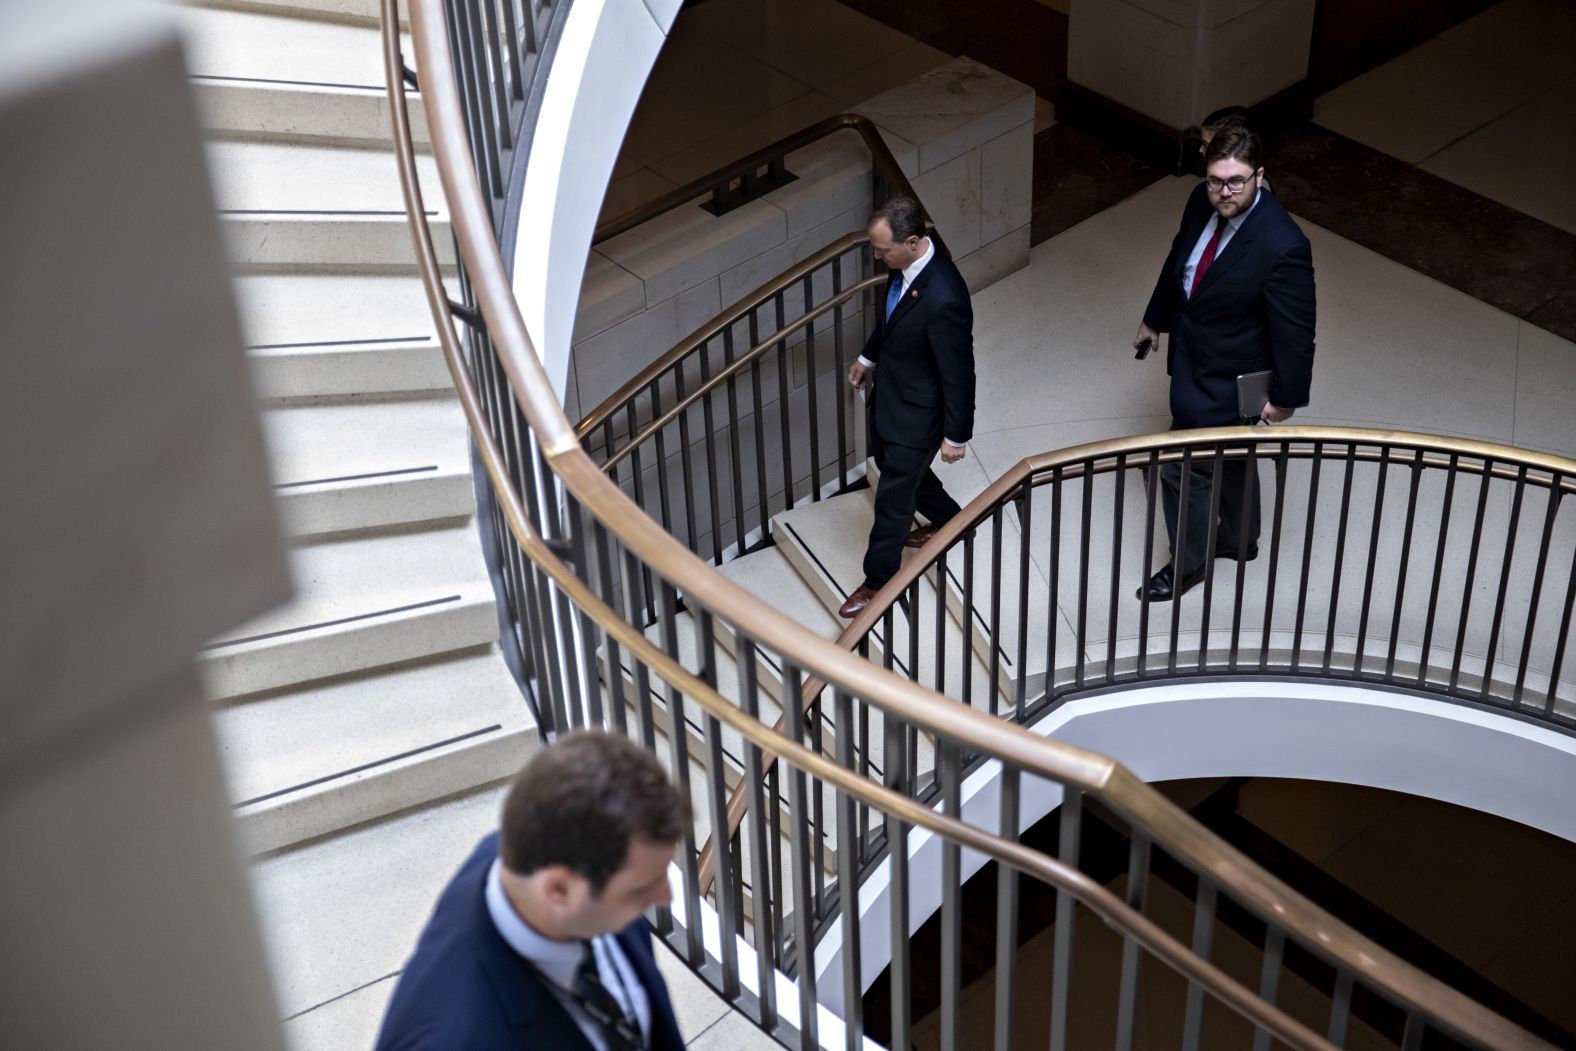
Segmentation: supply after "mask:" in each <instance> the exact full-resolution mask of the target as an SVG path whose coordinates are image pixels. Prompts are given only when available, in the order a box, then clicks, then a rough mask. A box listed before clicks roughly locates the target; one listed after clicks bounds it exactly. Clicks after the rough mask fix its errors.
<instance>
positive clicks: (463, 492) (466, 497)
mask: <svg viewBox="0 0 1576 1051" xmlns="http://www.w3.org/2000/svg"><path fill="white" fill-rule="evenodd" d="M276 492H277V495H278V498H279V510H280V516H281V517H282V518H283V520H284V525H285V531H286V533H287V534H288V535H290V536H293V537H303V536H315V535H319V534H323V533H341V532H350V531H354V530H364V529H377V528H380V527H383V526H391V525H403V524H406V523H412V522H429V521H437V520H440V519H448V518H460V517H466V516H469V515H471V514H474V513H475V511H476V499H475V495H474V490H473V488H472V483H471V476H470V474H469V473H468V472H465V473H458V472H456V473H439V472H431V473H429V474H427V475H415V476H412V477H394V478H380V479H369V480H367V481H364V482H353V483H342V484H334V483H329V484H325V485H321V486H301V487H299V488H291V489H280V490H277V491H276Z"/></svg>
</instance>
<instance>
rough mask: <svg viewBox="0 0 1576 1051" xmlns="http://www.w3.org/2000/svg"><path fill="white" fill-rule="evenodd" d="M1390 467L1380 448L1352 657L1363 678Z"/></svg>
mask: <svg viewBox="0 0 1576 1051" xmlns="http://www.w3.org/2000/svg"><path fill="white" fill-rule="evenodd" d="M1389 468H1390V450H1389V449H1388V448H1380V450H1379V478H1378V481H1376V482H1375V483H1374V524H1373V530H1372V532H1370V533H1369V534H1368V570H1367V572H1366V573H1365V574H1364V576H1363V605H1362V612H1361V613H1360V614H1359V615H1358V618H1357V652H1356V653H1355V654H1354V655H1353V657H1352V674H1353V675H1354V676H1356V677H1358V678H1362V674H1363V652H1364V650H1365V649H1366V648H1367V643H1368V607H1369V604H1370V603H1371V602H1372V601H1373V593H1374V574H1375V571H1376V569H1377V567H1378V565H1379V529H1380V526H1381V524H1382V523H1383V521H1384V497H1385V481H1386V475H1387V473H1388V471H1389ZM1402 557H1403V558H1404V557H1405V556H1404V555H1403V556H1402Z"/></svg>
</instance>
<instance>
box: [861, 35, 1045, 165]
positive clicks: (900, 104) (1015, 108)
mask: <svg viewBox="0 0 1576 1051" xmlns="http://www.w3.org/2000/svg"><path fill="white" fill-rule="evenodd" d="M855 108H856V110H857V111H858V112H860V113H863V114H864V115H865V116H867V117H869V118H870V119H871V120H873V121H875V122H876V123H877V124H878V125H880V126H881V128H882V130H883V131H886V130H890V131H892V132H894V133H896V134H897V135H898V136H899V137H900V138H902V139H903V140H904V141H906V142H910V143H913V144H914V145H915V146H916V147H918V149H919V171H920V173H921V174H923V173H925V172H928V171H931V170H932V169H934V168H937V167H939V166H940V165H943V164H945V163H947V162H948V161H950V160H952V159H954V158H956V157H959V156H961V155H963V154H965V153H967V152H969V151H970V150H974V149H977V148H978V147H980V146H983V145H984V144H985V143H987V142H989V141H990V140H991V139H994V138H996V137H997V136H999V135H1002V134H1005V133H1006V132H1007V131H1010V130H1011V129H1012V128H1015V127H1017V126H1018V125H1019V124H1022V123H1024V122H1025V121H1032V120H1033V119H1034V92H1033V91H1032V90H1030V89H1029V87H1028V86H1027V85H1024V84H1020V83H1019V82H1018V81H1016V80H1013V79H1012V78H1011V77H1008V76H1004V75H1003V74H1001V73H998V72H996V71H995V70H993V69H990V68H988V67H986V66H983V65H981V64H980V63H978V62H975V61H974V60H973V59H971V58H956V59H953V60H952V61H951V62H948V63H947V64H946V65H944V66H938V67H936V68H935V69H933V70H931V71H930V72H928V73H924V74H921V75H920V76H918V77H915V78H914V79H913V80H912V81H910V82H909V83H907V84H905V85H903V86H902V87H898V88H893V89H892V90H891V91H886V92H882V93H881V94H880V95H877V96H875V97H874V98H872V99H869V100H867V101H865V102H863V103H861V104H860V105H859V106H857V107H855Z"/></svg>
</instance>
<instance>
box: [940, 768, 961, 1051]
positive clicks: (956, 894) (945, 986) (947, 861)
mask: <svg viewBox="0 0 1576 1051" xmlns="http://www.w3.org/2000/svg"><path fill="white" fill-rule="evenodd" d="M936 744H937V748H936V750H937V753H938V754H937V756H936V765H937V774H938V776H939V777H940V779H941V793H942V812H943V813H945V814H948V815H950V816H951V817H955V818H960V819H961V818H962V817H963V798H962V787H963V786H962V780H963V776H962V775H963V764H962V762H961V758H960V757H959V755H958V746H957V745H956V744H954V743H953V742H952V741H950V740H948V739H946V738H938V739H937V742H936ZM962 962H963V855H962V850H961V849H960V848H959V847H958V845H957V843H955V842H953V841H952V840H950V839H943V840H942V843H941V1047H942V1051H958V1047H959V1044H958V1023H959V1021H960V1020H961V1013H962V1012H961V1008H962V1001H963V968H962Z"/></svg>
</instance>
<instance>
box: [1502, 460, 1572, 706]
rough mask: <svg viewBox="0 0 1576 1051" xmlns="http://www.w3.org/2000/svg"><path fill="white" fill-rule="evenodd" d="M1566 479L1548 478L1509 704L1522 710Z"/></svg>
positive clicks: (1555, 475) (1558, 475) (1550, 691)
mask: <svg viewBox="0 0 1576 1051" xmlns="http://www.w3.org/2000/svg"><path fill="white" fill-rule="evenodd" d="M1564 493H1565V490H1564V479H1563V478H1562V477H1561V475H1560V474H1559V472H1558V471H1556V472H1554V474H1553V475H1552V476H1551V477H1550V478H1549V509H1548V511H1546V512H1545V513H1544V516H1543V540H1542V541H1541V542H1540V543H1539V544H1538V568H1537V569H1536V570H1534V571H1533V573H1532V596H1531V599H1530V601H1528V603H1527V623H1526V626H1525V628H1523V630H1522V637H1521V661H1520V662H1519V663H1518V665H1517V671H1516V688H1515V692H1514V693H1512V694H1511V697H1510V703H1511V704H1512V705H1513V706H1515V707H1517V708H1519V707H1521V693H1522V690H1523V688H1524V687H1525V686H1526V682H1527V665H1528V664H1529V663H1530V662H1531V660H1532V637H1533V634H1534V631H1535V629H1536V628H1537V623H1538V606H1539V605H1540V604H1541V602H1542V599H1543V574H1544V571H1545V570H1547V569H1548V565H1549V542H1550V540H1552V539H1553V536H1554V520H1555V519H1556V518H1558V517H1559V513H1560V499H1561V497H1562V496H1564ZM1554 685H1555V684H1554V682H1552V681H1551V682H1550V683H1549V687H1550V688H1549V695H1550V696H1551V697H1552V696H1553V695H1554V689H1553V687H1554Z"/></svg>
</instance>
